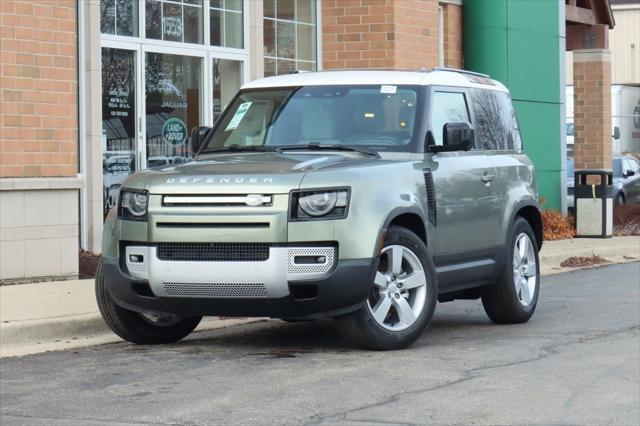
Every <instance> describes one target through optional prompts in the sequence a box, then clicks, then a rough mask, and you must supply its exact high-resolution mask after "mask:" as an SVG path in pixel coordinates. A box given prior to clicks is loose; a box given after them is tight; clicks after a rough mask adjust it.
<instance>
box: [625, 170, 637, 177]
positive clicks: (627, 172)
mask: <svg viewBox="0 0 640 426" xmlns="http://www.w3.org/2000/svg"><path fill="white" fill-rule="evenodd" d="M635 174H636V172H634V171H633V170H627V171H626V172H624V173H623V174H622V177H625V178H628V177H631V176H635Z"/></svg>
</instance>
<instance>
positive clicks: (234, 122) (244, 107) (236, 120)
mask: <svg viewBox="0 0 640 426" xmlns="http://www.w3.org/2000/svg"><path fill="white" fill-rule="evenodd" d="M252 103H253V102H245V103H242V104H240V106H238V109H237V110H236V113H235V114H234V115H233V118H232V119H231V121H230V122H229V124H227V128H226V129H224V130H225V131H229V130H234V129H236V128H237V127H238V126H239V125H240V122H241V121H242V119H243V118H244V116H245V114H246V113H247V111H249V108H251V104H252Z"/></svg>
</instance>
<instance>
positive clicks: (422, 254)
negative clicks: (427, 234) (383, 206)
mask: <svg viewBox="0 0 640 426" xmlns="http://www.w3.org/2000/svg"><path fill="white" fill-rule="evenodd" d="M436 300H437V284H436V275H435V269H434V266H433V261H432V259H431V256H430V254H429V250H428V249H427V247H426V245H425V244H424V242H423V241H422V240H421V239H420V238H419V237H418V236H417V235H416V234H414V233H413V232H411V231H409V230H407V229H405V228H402V227H397V226H392V227H390V228H389V230H388V232H387V234H386V239H385V243H384V247H383V249H382V251H381V253H380V258H379V262H378V271H377V273H376V276H375V279H374V283H373V288H372V290H371V294H370V295H369V298H368V299H367V300H366V301H365V303H364V304H363V305H362V307H361V308H360V309H358V310H357V311H355V312H353V313H351V314H348V315H345V316H341V317H338V318H336V321H337V323H338V327H339V328H340V330H341V332H342V333H343V334H344V335H345V337H346V338H347V339H349V340H352V341H354V342H355V343H356V344H358V345H359V346H361V347H363V348H366V349H377V350H389V349H400V348H404V347H407V346H409V345H411V344H412V343H413V342H415V341H416V340H417V339H418V338H419V337H420V336H421V335H422V334H423V333H424V331H425V329H426V328H427V327H428V325H429V323H430V321H431V318H432V316H433V312H434V310H435V305H436Z"/></svg>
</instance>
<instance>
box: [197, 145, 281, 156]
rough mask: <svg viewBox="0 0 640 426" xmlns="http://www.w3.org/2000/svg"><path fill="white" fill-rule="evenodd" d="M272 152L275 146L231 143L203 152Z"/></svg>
mask: <svg viewBox="0 0 640 426" xmlns="http://www.w3.org/2000/svg"><path fill="white" fill-rule="evenodd" d="M256 151H257V152H272V151H275V149H274V148H273V147H270V146H264V145H237V144H234V145H229V146H225V147H222V148H212V149H208V150H206V151H204V152H203V154H211V153H215V152H256Z"/></svg>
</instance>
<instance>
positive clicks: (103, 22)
mask: <svg viewBox="0 0 640 426" xmlns="http://www.w3.org/2000/svg"><path fill="white" fill-rule="evenodd" d="M100 32H102V33H103V34H115V35H122V36H134V37H137V36H138V0H100Z"/></svg>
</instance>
